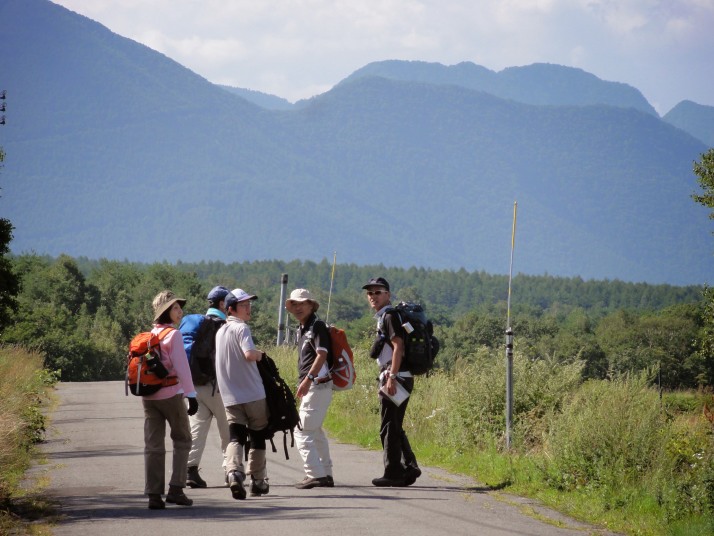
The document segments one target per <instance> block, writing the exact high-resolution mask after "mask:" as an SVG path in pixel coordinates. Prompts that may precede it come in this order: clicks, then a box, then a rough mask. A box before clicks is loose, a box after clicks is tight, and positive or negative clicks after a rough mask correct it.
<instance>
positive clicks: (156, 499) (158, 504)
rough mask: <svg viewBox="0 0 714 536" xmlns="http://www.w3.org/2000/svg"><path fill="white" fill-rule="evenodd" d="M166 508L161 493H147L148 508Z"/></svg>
mask: <svg viewBox="0 0 714 536" xmlns="http://www.w3.org/2000/svg"><path fill="white" fill-rule="evenodd" d="M165 508H166V503H164V501H163V499H162V498H161V495H159V494H158V493H149V510H164V509H165Z"/></svg>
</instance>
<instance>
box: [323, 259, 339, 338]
mask: <svg viewBox="0 0 714 536" xmlns="http://www.w3.org/2000/svg"><path fill="white" fill-rule="evenodd" d="M335 264H337V252H336V251H334V252H333V255H332V275H331V276H330V294H329V295H328V297H327V314H326V315H325V324H327V322H328V320H329V319H330V302H331V301H332V285H333V283H334V282H335Z"/></svg>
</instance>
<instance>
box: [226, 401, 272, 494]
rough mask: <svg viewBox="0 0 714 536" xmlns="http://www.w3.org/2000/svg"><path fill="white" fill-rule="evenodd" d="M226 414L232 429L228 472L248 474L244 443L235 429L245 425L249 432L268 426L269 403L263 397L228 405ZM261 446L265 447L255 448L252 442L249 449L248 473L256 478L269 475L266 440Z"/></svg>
mask: <svg viewBox="0 0 714 536" xmlns="http://www.w3.org/2000/svg"><path fill="white" fill-rule="evenodd" d="M226 416H227V417H228V428H229V430H231V440H230V442H229V443H228V446H227V447H226V472H227V473H230V472H231V471H238V472H239V473H243V474H246V471H245V470H244V468H243V445H241V443H240V442H239V441H238V438H237V437H236V435H235V433H234V429H235V428H236V427H237V426H243V427H245V428H246V429H247V430H245V433H249V431H258V430H262V429H263V428H265V427H266V426H268V403H267V402H266V401H265V398H263V399H261V400H256V401H255V402H247V403H245V404H236V405H234V406H228V407H226ZM261 446H262V447H263V448H254V447H255V446H254V445H253V443H252V442H251V445H250V450H249V451H248V471H247V474H249V475H251V476H252V477H253V478H254V479H255V480H261V479H263V478H267V477H268V472H267V469H266V463H265V442H263V444H262V445H261Z"/></svg>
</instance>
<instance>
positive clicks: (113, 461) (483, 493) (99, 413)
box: [29, 382, 612, 536]
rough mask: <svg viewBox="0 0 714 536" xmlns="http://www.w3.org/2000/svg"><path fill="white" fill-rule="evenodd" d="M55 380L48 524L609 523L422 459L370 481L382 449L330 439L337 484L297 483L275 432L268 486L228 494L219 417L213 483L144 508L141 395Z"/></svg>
mask: <svg viewBox="0 0 714 536" xmlns="http://www.w3.org/2000/svg"><path fill="white" fill-rule="evenodd" d="M56 392H57V395H58V398H59V402H58V404H57V407H56V408H55V409H54V410H53V411H52V413H51V414H50V416H49V417H50V425H49V427H48V430H47V436H46V439H47V440H46V442H45V443H44V444H43V446H42V449H43V451H44V453H45V455H46V458H47V462H48V463H47V464H44V465H37V466H35V467H34V468H33V469H32V471H31V472H30V475H29V476H30V478H33V477H34V478H37V477H44V479H45V481H47V482H48V485H47V493H48V494H50V495H51V496H53V497H54V498H55V499H56V500H57V501H58V503H59V505H60V508H59V513H60V516H59V517H60V519H59V522H58V523H57V524H56V525H55V526H54V528H53V534H54V535H55V536H82V535H92V536H94V535H101V536H113V535H117V536H119V535H121V536H126V535H127V534H132V535H138V536H143V535H150V536H163V535H169V534H170V535H176V536H178V535H182V534H200V535H204V536H218V535H223V534H230V535H240V536H252V535H261V536H263V535H265V534H281V535H282V534H307V535H311V536H312V535H321V534H326V535H327V534H329V535H334V536H353V535H355V536H356V535H372V534H374V535H380V536H390V535H409V536H427V535H428V536H435V535H440V534H448V535H450V536H458V535H469V536H471V535H483V536H505V535H529V536H531V535H532V536H541V535H542V536H566V535H574V536H575V535H577V536H583V535H588V534H598V535H604V534H612V533H609V532H607V531H605V530H601V529H597V528H595V527H591V526H588V525H585V524H583V523H579V522H577V521H575V520H572V519H569V518H566V517H564V516H562V515H560V514H557V513H556V512H553V511H551V510H549V509H546V508H543V507H541V506H539V505H538V504H537V503H535V502H533V501H530V500H528V499H522V498H518V497H514V496H512V495H508V494H504V493H502V492H497V491H492V490H489V489H487V488H485V487H484V486H482V485H480V484H479V483H477V482H475V481H473V480H471V479H469V478H465V477H462V476H458V475H453V474H449V473H447V472H445V471H442V470H439V469H434V468H430V467H424V466H422V471H423V475H422V476H421V478H419V480H417V482H416V483H415V484H414V485H413V486H410V487H408V488H376V487H374V486H372V484H371V480H372V478H374V477H377V476H381V468H382V455H381V452H376V451H369V450H364V449H361V448H358V447H355V446H352V445H347V444H340V443H337V442H332V443H331V454H332V458H333V463H334V478H335V487H334V488H313V489H310V490H298V489H296V488H294V487H293V484H294V483H295V482H297V481H299V480H301V479H302V478H303V471H302V463H301V461H300V456H299V454H298V452H297V449H295V448H294V447H293V448H290V449H289V455H290V459H289V460H286V459H285V454H284V452H283V449H282V439H281V440H280V441H279V442H277V441H276V445H277V446H278V452H277V453H273V452H271V451H270V450H269V451H268V473H269V477H270V493H269V494H268V495H266V496H263V497H257V498H252V497H250V496H248V498H247V499H246V500H244V501H236V500H234V499H233V498H232V497H231V494H230V491H229V489H228V488H226V487H225V486H224V478H223V470H222V468H221V454H220V441H219V438H218V433H217V432H216V430H215V425H214V426H213V427H212V428H211V432H210V434H209V437H208V441H207V443H206V450H205V452H204V455H203V460H202V463H201V475H202V477H203V478H204V479H205V480H206V481H207V482H208V486H209V487H208V488H206V489H190V488H187V489H186V494H187V495H188V496H189V497H191V498H192V499H193V500H194V505H193V506H191V507H181V506H174V505H167V509H166V510H158V511H157V510H149V509H148V508H147V498H146V497H145V496H144V495H143V488H144V468H143V412H142V408H141V401H140V399H139V398H137V397H134V396H132V395H129V396H128V397H127V396H125V395H124V384H123V382H93V383H61V384H59V385H58V386H57V390H56ZM338 396H349V395H346V394H341V395H338ZM167 446H168V447H169V452H168V453H167V482H168V475H169V474H170V460H171V454H170V442H168V441H167Z"/></svg>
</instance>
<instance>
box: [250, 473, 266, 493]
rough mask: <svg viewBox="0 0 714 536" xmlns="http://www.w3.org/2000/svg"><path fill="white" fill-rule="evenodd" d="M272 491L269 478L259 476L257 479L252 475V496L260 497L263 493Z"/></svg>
mask: <svg viewBox="0 0 714 536" xmlns="http://www.w3.org/2000/svg"><path fill="white" fill-rule="evenodd" d="M269 491H270V484H268V479H267V478H259V479H257V480H255V479H253V478H252V477H251V479H250V496H251V497H260V496H261V495H267V494H268V492H269Z"/></svg>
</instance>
